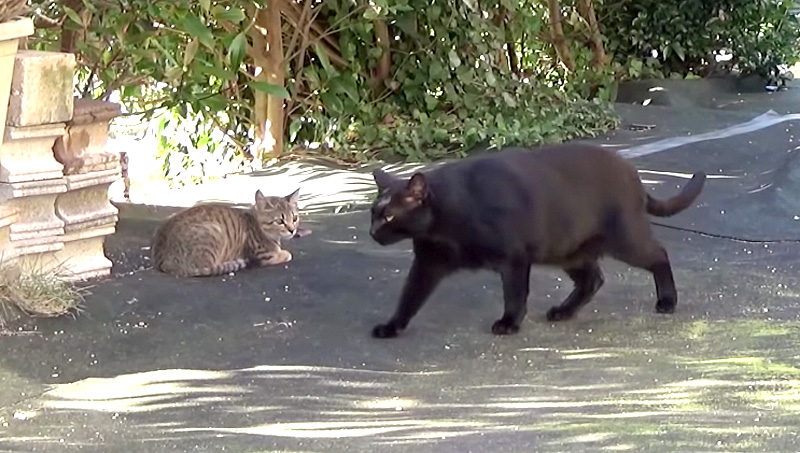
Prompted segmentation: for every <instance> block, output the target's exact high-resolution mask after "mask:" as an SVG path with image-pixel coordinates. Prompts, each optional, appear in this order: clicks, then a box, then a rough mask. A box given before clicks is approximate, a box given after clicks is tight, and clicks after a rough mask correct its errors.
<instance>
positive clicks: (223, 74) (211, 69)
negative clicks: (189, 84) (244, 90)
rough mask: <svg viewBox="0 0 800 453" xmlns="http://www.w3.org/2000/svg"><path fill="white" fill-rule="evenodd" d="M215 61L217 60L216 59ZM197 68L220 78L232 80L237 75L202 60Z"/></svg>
mask: <svg viewBox="0 0 800 453" xmlns="http://www.w3.org/2000/svg"><path fill="white" fill-rule="evenodd" d="M215 63H217V62H216V61H215ZM197 70H198V71H200V72H201V73H203V74H210V75H212V76H214V77H216V78H218V79H220V80H231V79H233V78H234V77H235V76H236V75H235V74H234V73H233V72H231V71H227V70H225V69H224V68H221V67H219V66H216V65H214V64H211V63H208V62H200V65H199V67H198V68H197Z"/></svg>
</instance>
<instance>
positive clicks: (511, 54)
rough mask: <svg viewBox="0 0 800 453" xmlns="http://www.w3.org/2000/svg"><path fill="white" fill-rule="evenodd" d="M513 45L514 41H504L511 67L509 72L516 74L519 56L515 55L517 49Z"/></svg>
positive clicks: (517, 73)
mask: <svg viewBox="0 0 800 453" xmlns="http://www.w3.org/2000/svg"><path fill="white" fill-rule="evenodd" d="M514 47H515V46H514V42H507V43H506V50H507V51H508V64H509V66H510V68H511V72H513V73H514V74H516V75H520V70H519V57H518V56H517V50H516V49H515V48H514Z"/></svg>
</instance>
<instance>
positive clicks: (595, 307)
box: [0, 94, 800, 453]
mask: <svg viewBox="0 0 800 453" xmlns="http://www.w3.org/2000/svg"><path fill="white" fill-rule="evenodd" d="M792 95H793V94H792ZM787 96H788V94H787ZM624 109H628V110H629V113H630V112H634V113H636V115H634V117H635V118H636V121H635V122H639V123H642V122H644V123H652V124H657V125H659V127H657V128H656V129H655V130H654V131H651V132H647V133H633V132H624V131H623V132H620V133H618V134H614V135H612V136H611V137H610V138H609V140H606V142H607V143H611V144H620V143H626V142H627V144H631V143H632V142H633V141H636V140H638V138H639V137H641V136H647V135H649V138H646V139H644V140H639V142H643V141H648V140H649V141H653V140H657V139H659V138H663V137H665V136H670V135H681V134H684V133H686V129H687V128H690V126H694V127H695V128H694V130H692V129H689V132H692V131H694V132H693V133H700V132H706V131H708V130H711V129H718V128H722V127H727V126H730V125H732V124H735V123H738V122H742V121H746V120H748V119H750V118H752V117H753V116H755V115H754V114H753V113H754V112H755V110H754V111H751V112H744V113H742V112H738V111H711V110H707V111H699V110H693V111H688V112H684V113H681V114H677V112H676V111H675V110H671V109H668V108H660V107H651V108H650V109H644V110H641V108H638V109H639V110H637V108H635V107H624V106H623V107H622V110H624ZM759 113H760V112H759ZM647 115H649V117H648V116H647ZM700 118H705V119H703V120H702V121H701V120H700ZM629 119H630V118H629ZM687 121H688V122H689V123H688V124H687ZM709 124H710V125H713V126H715V127H708V125H709ZM798 127H800V125H799V124H798V123H797V122H788V123H783V124H780V125H777V126H773V127H771V128H768V129H765V130H761V131H757V132H753V133H749V134H745V135H739V136H735V137H731V138H728V139H721V140H713V141H707V142H700V143H694V144H689V145H686V146H683V147H679V148H675V149H672V150H669V151H664V152H661V153H656V154H650V155H647V156H643V157H639V158H636V159H635V163H636V164H637V166H638V167H639V168H640V169H641V170H642V171H643V172H642V175H643V178H644V179H645V180H647V181H648V183H649V184H651V185H652V187H653V190H654V192H655V193H656V194H657V195H661V196H667V195H669V194H672V193H674V191H675V190H676V186H677V185H679V184H681V183H682V182H683V181H684V180H683V179H682V175H685V174H689V173H691V172H692V171H695V170H704V171H706V172H708V173H709V174H710V175H712V179H710V181H709V183H708V185H707V189H706V191H705V192H704V194H703V195H702V197H701V198H700V200H699V203H698V206H697V207H695V208H693V209H691V210H689V211H686V212H684V213H682V214H680V215H678V216H676V217H674V218H671V219H668V220H667V222H668V223H670V224H672V225H678V226H682V227H689V228H699V229H703V230H707V231H713V232H716V233H723V234H730V235H740V236H747V237H753V238H779V237H795V238H798V239H800V220H799V219H800V205H798V201H797V196H798V194H800V163H799V162H798V161H797V160H796V159H795V156H796V154H797V153H796V152H795V151H793V149H794V147H795V144H794V142H795V141H796V140H797V139H796V137H795V134H794V131H796V130H797V129H798ZM669 131H672V132H673V134H670V133H669ZM637 134H638V135H637ZM603 140H605V139H603ZM264 180H265V181H266V179H264ZM370 190H371V189H369V188H368V187H364V188H363V189H362V192H361V194H363V195H364V196H368V194H369V191H370ZM334 204H335V203H334ZM308 205H309V206H310V205H311V203H308ZM340 205H341V204H340ZM354 206H355V207H356V208H357V207H358V206H359V205H358V203H356V204H355V205H354ZM331 210H332V209H331ZM352 211H353V212H345V213H340V214H336V215H332V214H330V213H328V212H330V211H329V210H327V208H326V209H319V210H317V212H318V213H317V214H309V215H307V216H306V218H307V222H306V226H310V228H312V230H313V231H314V233H313V234H312V235H311V236H308V237H305V238H302V239H297V240H296V241H293V242H292V243H291V244H290V245H289V248H290V249H291V250H292V252H293V253H294V255H295V260H294V261H292V262H291V263H290V265H288V266H286V267H285V268H274V269H266V270H252V271H245V272H240V273H238V274H237V275H235V276H233V277H224V278H209V279H202V280H183V281H179V280H175V279H172V278H169V277H166V276H164V275H162V274H157V273H154V272H152V271H150V270H142V271H138V270H137V269H139V268H140V267H146V265H147V261H146V259H145V258H144V256H146V251H144V250H143V249H142V247H144V246H146V244H147V242H148V237H149V235H150V234H151V233H152V231H153V229H154V228H155V226H156V225H157V224H156V223H155V222H154V221H152V220H148V219H146V218H143V217H142V216H141V215H139V217H141V218H136V217H137V215H128V216H126V218H125V219H124V220H123V221H122V222H121V223H120V227H119V232H118V234H117V235H115V236H114V237H112V238H110V239H109V241H108V253H109V255H110V256H111V257H112V258H113V260H114V261H115V264H116V267H115V272H116V273H117V274H118V275H117V276H116V277H115V278H112V279H107V280H105V281H102V282H99V283H98V284H97V285H96V286H95V287H93V288H92V289H91V291H92V295H91V297H90V298H89V300H88V304H87V307H86V313H85V314H84V315H82V316H79V317H78V318H77V319H76V320H71V319H56V320H38V321H36V322H32V323H30V324H28V325H27V326H26V327H27V328H28V329H35V330H36V332H38V333H37V334H33V335H25V336H12V337H4V338H2V339H0V341H2V342H3V347H4V350H3V354H2V356H0V383H1V384H2V387H3V389H4V390H3V392H0V450H3V451H26V452H27V451H48V452H50V451H82V452H83V451H85V452H123V451H136V452H164V451H182V452H189V451H214V452H217V451H231V452H267V451H288V452H339V451H341V452H372V451H375V452H377V451H380V452H383V451H389V452H436V453H439V452H470V451H472V452H487V451H491V452H520V451H542V452H565V451H566V452H568V451H575V452H585V451H637V452H638V451H663V452H674V451H692V452H696V451H775V452H777V451H797V450H798V449H800V437H799V436H798V429H800V428H798V426H800V415H798V414H799V413H800V412H798V411H799V410H800V397H798V395H800V368H799V367H800V353H798V351H799V350H800V322H799V318H798V317H799V316H800V295H798V289H797V288H798V269H797V266H798V264H799V263H800V259H799V258H798V256H800V244H793V243H786V244H768V245H765V244H747V243H740V242H732V241H728V240H720V239H712V238H705V237H701V236H697V235H693V234H689V233H683V232H678V231H673V230H668V229H663V228H659V229H658V236H659V237H660V238H661V239H662V241H663V242H664V244H665V245H666V247H667V249H668V251H669V253H670V256H671V258H672V261H673V265H674V267H675V276H676V280H677V284H678V288H679V292H680V297H681V301H680V304H679V306H678V311H677V312H676V314H675V315H673V316H664V315H657V314H656V313H655V312H654V309H653V307H654V303H655V298H654V295H653V284H652V281H651V279H650V277H649V276H647V275H645V273H643V272H640V271H637V270H630V269H628V268H627V267H626V266H623V265H621V264H619V263H616V262H606V263H605V264H604V266H603V267H604V270H605V273H606V276H607V279H606V281H607V283H606V286H604V287H603V289H602V290H601V291H600V293H599V294H598V295H597V297H596V298H595V301H594V302H593V303H592V304H591V305H589V306H587V307H586V309H585V310H584V311H582V312H581V313H580V315H579V316H578V317H577V318H576V319H575V320H573V321H569V322H565V323H560V324H553V323H549V322H547V321H546V320H545V319H544V313H545V311H546V310H547V308H548V307H549V306H551V305H553V304H555V303H557V302H558V301H559V300H561V299H562V298H563V297H564V296H565V295H566V294H567V292H568V290H569V288H568V287H567V282H566V279H565V276H564V275H562V274H561V273H560V272H558V271H555V270H549V269H542V268H540V269H537V270H535V271H534V272H533V274H532V294H531V298H530V303H529V307H530V310H529V316H528V319H527V320H526V321H525V323H524V325H523V328H522V331H521V332H520V334H518V335H516V336H512V337H501V338H498V337H494V336H492V335H491V334H490V332H489V328H490V326H491V323H492V322H493V321H494V320H495V319H496V318H497V317H498V316H499V315H500V313H501V311H502V303H501V302H500V301H501V290H500V285H499V281H498V278H496V277H495V276H494V275H492V274H489V273H483V272H481V273H475V274H468V273H466V274H461V275H460V276H457V277H454V278H451V279H450V280H448V281H446V282H445V283H444V284H443V285H442V287H441V288H440V290H439V291H438V292H437V293H436V294H435V295H434V297H433V298H432V300H431V301H430V302H429V304H428V305H426V306H425V308H424V309H423V311H422V312H421V313H420V314H419V315H418V317H417V318H415V319H414V321H413V323H412V324H411V326H410V328H409V329H408V330H407V331H406V332H405V333H404V334H403V335H402V336H401V337H399V338H397V339H394V340H387V341H378V340H374V339H372V338H370V337H369V331H370V329H371V327H372V326H373V325H374V324H375V323H377V322H381V321H384V320H385V319H386V318H387V316H389V314H390V313H391V311H392V310H393V308H394V305H395V302H396V298H397V295H398V292H399V289H400V285H401V284H402V281H403V278H404V274H405V272H406V270H407V268H408V265H409V262H410V251H409V244H407V243H402V244H398V245H396V246H393V247H389V248H382V247H379V246H377V245H376V244H374V243H373V242H372V241H370V240H369V238H368V235H367V231H368V224H369V219H368V215H367V213H366V212H365V211H363V210H361V209H353V210H352ZM127 212H128V214H130V213H132V212H134V211H133V210H130V211H127ZM139 214H141V211H140V212H139Z"/></svg>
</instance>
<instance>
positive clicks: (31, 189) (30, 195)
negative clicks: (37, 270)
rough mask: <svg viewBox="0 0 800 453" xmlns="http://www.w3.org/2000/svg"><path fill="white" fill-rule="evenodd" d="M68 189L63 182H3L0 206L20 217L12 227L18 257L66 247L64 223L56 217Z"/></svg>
mask: <svg viewBox="0 0 800 453" xmlns="http://www.w3.org/2000/svg"><path fill="white" fill-rule="evenodd" d="M66 190H67V186H66V183H65V181H64V180H63V179H52V180H45V181H32V182H24V183H0V203H2V206H4V207H5V208H6V209H10V210H13V211H16V212H17V213H18V216H17V218H16V220H15V221H14V223H12V224H11V225H10V226H9V245H10V248H11V249H13V250H14V252H13V254H14V256H21V255H30V254H39V253H44V252H52V251H56V250H60V249H61V248H62V247H63V244H62V242H61V236H62V235H63V234H64V221H63V220H61V219H60V218H58V216H56V210H55V202H56V197H58V194H60V193H63V192H65V191H66Z"/></svg>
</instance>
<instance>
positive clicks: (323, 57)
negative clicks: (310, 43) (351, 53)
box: [314, 44, 339, 78]
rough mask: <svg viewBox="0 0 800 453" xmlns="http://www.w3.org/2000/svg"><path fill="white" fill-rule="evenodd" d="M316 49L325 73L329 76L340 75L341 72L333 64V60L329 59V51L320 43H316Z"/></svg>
mask: <svg viewBox="0 0 800 453" xmlns="http://www.w3.org/2000/svg"><path fill="white" fill-rule="evenodd" d="M314 50H315V51H316V53H317V57H319V62H320V64H322V69H324V70H325V74H327V75H328V77H329V78H333V77H336V76H337V75H339V72H338V71H337V70H336V69H335V68H334V67H333V66H331V61H330V60H329V59H328V52H327V51H326V50H325V48H324V47H322V46H321V45H320V44H314Z"/></svg>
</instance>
